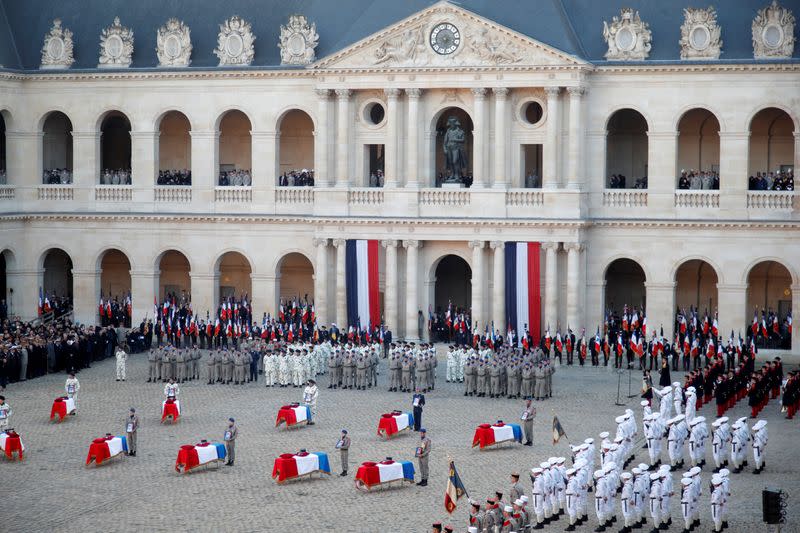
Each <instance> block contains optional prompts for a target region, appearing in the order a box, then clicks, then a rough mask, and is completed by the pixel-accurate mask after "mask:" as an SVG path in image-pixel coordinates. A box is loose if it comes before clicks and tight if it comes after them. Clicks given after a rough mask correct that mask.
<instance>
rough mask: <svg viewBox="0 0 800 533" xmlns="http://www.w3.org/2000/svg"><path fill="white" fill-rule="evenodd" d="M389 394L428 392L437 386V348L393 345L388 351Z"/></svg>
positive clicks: (429, 345)
mask: <svg viewBox="0 0 800 533" xmlns="http://www.w3.org/2000/svg"><path fill="white" fill-rule="evenodd" d="M387 357H388V362H387V364H388V369H389V392H413V391H418V392H428V391H432V390H434V387H435V386H436V368H437V366H438V362H437V360H436V347H435V346H434V345H433V344H427V343H420V344H416V343H413V342H411V343H392V344H391V345H390V347H389V351H388V355H387Z"/></svg>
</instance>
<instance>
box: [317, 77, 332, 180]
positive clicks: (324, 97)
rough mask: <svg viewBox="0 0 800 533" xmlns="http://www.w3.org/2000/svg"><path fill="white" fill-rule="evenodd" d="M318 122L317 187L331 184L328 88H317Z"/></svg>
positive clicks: (329, 99)
mask: <svg viewBox="0 0 800 533" xmlns="http://www.w3.org/2000/svg"><path fill="white" fill-rule="evenodd" d="M316 93H317V124H316V128H314V184H315V185H316V186H317V187H329V186H330V184H331V180H330V170H329V169H328V162H329V159H330V156H329V150H328V149H329V147H330V132H329V125H328V124H329V117H330V114H331V92H330V91H329V90H328V89H317V90H316Z"/></svg>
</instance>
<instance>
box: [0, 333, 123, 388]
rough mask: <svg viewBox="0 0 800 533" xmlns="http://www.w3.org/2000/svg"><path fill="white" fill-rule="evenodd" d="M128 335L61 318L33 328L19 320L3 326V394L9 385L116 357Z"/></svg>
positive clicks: (0, 367)
mask: <svg viewBox="0 0 800 533" xmlns="http://www.w3.org/2000/svg"><path fill="white" fill-rule="evenodd" d="M120 342H125V334H124V332H123V331H122V330H121V329H119V330H115V329H114V328H112V327H106V328H103V327H95V326H83V325H80V326H79V325H77V324H74V323H73V322H71V321H70V320H68V319H64V318H62V319H59V320H56V321H54V322H51V323H49V324H47V325H42V324H39V325H33V324H32V323H28V322H22V321H21V320H19V319H17V318H12V319H7V320H4V321H2V323H0V391H2V390H5V387H6V386H7V385H8V383H14V382H17V381H24V380H26V379H31V378H36V377H39V376H44V375H45V374H52V373H55V372H64V371H66V372H77V371H79V370H81V369H83V368H88V367H89V366H90V365H91V363H93V362H94V361H99V360H101V359H105V358H108V357H112V356H113V355H114V351H115V349H116V347H117V345H118V344H119V343H120Z"/></svg>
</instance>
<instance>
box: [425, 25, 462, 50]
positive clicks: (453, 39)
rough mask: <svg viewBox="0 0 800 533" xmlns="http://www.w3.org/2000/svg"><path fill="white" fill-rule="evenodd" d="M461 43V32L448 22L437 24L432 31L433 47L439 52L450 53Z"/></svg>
mask: <svg viewBox="0 0 800 533" xmlns="http://www.w3.org/2000/svg"><path fill="white" fill-rule="evenodd" d="M460 44H461V33H460V32H459V31H458V28H456V27H455V26H453V25H452V24H450V23H448V22H444V23H442V24H437V25H436V26H435V27H434V28H433V31H431V48H433V51H434V52H436V53H437V54H441V55H443V56H444V55H449V54H452V53H453V52H455V51H456V50H457V49H458V45H460Z"/></svg>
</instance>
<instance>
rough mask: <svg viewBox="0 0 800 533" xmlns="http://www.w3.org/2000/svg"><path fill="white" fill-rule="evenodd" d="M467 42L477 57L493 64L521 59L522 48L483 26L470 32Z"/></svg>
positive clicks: (515, 61)
mask: <svg viewBox="0 0 800 533" xmlns="http://www.w3.org/2000/svg"><path fill="white" fill-rule="evenodd" d="M467 44H468V46H469V47H470V48H471V49H472V51H473V52H474V53H475V55H476V56H478V58H480V59H481V60H483V61H484V62H486V63H490V64H493V65H507V64H511V63H518V62H519V61H521V60H522V50H521V49H520V47H519V46H517V45H515V44H514V43H513V42H511V41H510V40H508V39H504V38H502V37H500V36H499V35H497V34H493V33H492V32H490V31H489V30H488V28H484V29H483V30H481V31H479V32H477V33H473V34H471V35H470V36H469V37H468V38H467Z"/></svg>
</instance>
